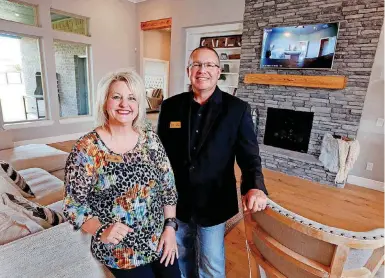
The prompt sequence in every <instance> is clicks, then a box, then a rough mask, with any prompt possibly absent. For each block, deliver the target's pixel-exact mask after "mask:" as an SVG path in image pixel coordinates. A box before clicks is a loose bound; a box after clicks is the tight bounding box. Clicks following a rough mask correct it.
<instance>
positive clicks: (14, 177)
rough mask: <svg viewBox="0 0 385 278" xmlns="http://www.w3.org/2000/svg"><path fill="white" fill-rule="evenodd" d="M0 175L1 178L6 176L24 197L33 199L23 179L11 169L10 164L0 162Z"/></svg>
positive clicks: (33, 195)
mask: <svg viewBox="0 0 385 278" xmlns="http://www.w3.org/2000/svg"><path fill="white" fill-rule="evenodd" d="M0 175H1V176H2V177H5V176H8V177H9V178H10V179H11V181H12V182H13V185H15V186H16V187H17V188H18V189H19V190H20V192H21V194H22V195H23V196H24V197H35V194H33V192H32V190H31V188H30V187H29V185H28V183H27V182H26V181H25V180H24V178H23V177H22V176H21V175H20V174H19V173H18V172H17V171H16V170H15V169H13V167H12V165H11V164H9V163H8V162H6V161H3V160H0Z"/></svg>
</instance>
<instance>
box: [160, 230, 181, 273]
mask: <svg viewBox="0 0 385 278" xmlns="http://www.w3.org/2000/svg"><path fill="white" fill-rule="evenodd" d="M161 250H163V255H162V258H161V259H160V263H163V262H164V261H165V266H166V267H167V266H168V264H169V263H170V264H171V265H173V264H174V260H175V256H176V258H177V259H178V257H179V255H178V246H177V244H176V236H175V230H174V228H173V227H170V226H166V227H165V229H164V231H163V233H162V236H161V237H160V241H159V245H158V250H157V252H160V251H161Z"/></svg>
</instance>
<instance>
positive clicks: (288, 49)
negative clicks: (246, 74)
mask: <svg viewBox="0 0 385 278" xmlns="http://www.w3.org/2000/svg"><path fill="white" fill-rule="evenodd" d="M338 28H339V23H338V22H334V23H322V24H313V25H299V26H289V27H274V28H265V29H264V30H263V41H262V53H261V68H263V69H273V68H275V69H276V68H280V69H331V68H332V65H333V59H334V53H335V48H336V44H337V35H338Z"/></svg>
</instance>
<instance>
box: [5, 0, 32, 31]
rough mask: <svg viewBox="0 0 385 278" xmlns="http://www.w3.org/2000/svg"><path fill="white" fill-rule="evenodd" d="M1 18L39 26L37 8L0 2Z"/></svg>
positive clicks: (10, 2)
mask: <svg viewBox="0 0 385 278" xmlns="http://www.w3.org/2000/svg"><path fill="white" fill-rule="evenodd" d="M0 18H1V19H5V20H9V21H14V22H19V23H23V24H28V25H37V23H36V6H33V5H29V4H21V3H16V2H12V1H7V0H0Z"/></svg>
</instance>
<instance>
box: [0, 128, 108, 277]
mask: <svg viewBox="0 0 385 278" xmlns="http://www.w3.org/2000/svg"><path fill="white" fill-rule="evenodd" d="M67 156H68V153H66V152H62V151H60V150H57V149H55V148H52V147H49V146H47V145H44V144H30V145H25V146H19V147H14V143H13V141H12V137H11V136H10V134H9V133H8V132H4V131H1V132H0V160H4V161H6V162H9V163H10V164H11V166H12V167H13V168H14V169H15V170H17V173H18V174H20V175H21V176H22V177H23V178H24V180H25V181H26V183H27V184H28V185H29V187H30V189H31V191H32V192H33V193H34V195H35V196H34V197H33V196H30V197H23V194H22V192H21V190H20V189H19V188H18V187H17V185H15V183H14V182H13V181H12V180H11V179H10V178H9V177H8V176H7V173H6V172H4V171H2V172H0V265H1V267H0V277H36V278H37V277H39V278H41V277H113V276H112V274H111V273H110V272H109V271H108V269H106V268H105V267H104V266H102V265H100V264H99V262H97V261H96V260H95V259H94V258H93V257H92V255H91V252H90V247H89V246H90V240H91V237H90V236H89V235H87V234H84V233H82V232H74V231H73V228H72V226H71V225H70V224H68V223H66V222H64V223H61V224H58V225H49V224H47V223H46V222H44V220H42V221H43V222H44V223H45V224H44V225H43V224H41V223H40V222H39V221H36V220H35V219H36V217H35V216H36V215H35V214H34V213H30V212H29V211H28V210H25V208H20V209H19V207H20V206H18V204H17V203H16V204H13V205H12V206H11V205H9V203H6V202H5V201H4V200H5V199H6V197H7V196H9V195H8V194H10V196H15V198H19V199H22V200H24V201H25V202H28V201H29V202H31V204H33V205H36V206H39V208H40V207H43V208H45V209H47V208H49V209H51V210H53V211H56V212H58V213H59V214H61V213H62V207H63V201H62V200H63V195H64V184H63V178H64V167H65V163H66V159H67ZM0 170H1V169H0Z"/></svg>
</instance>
